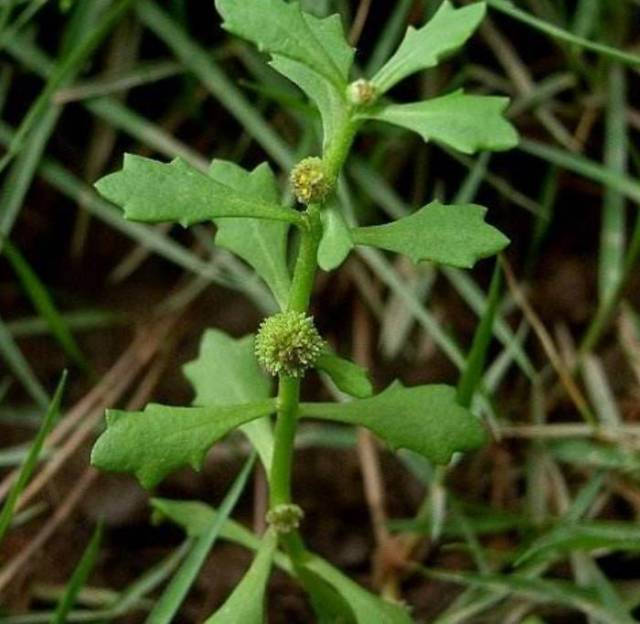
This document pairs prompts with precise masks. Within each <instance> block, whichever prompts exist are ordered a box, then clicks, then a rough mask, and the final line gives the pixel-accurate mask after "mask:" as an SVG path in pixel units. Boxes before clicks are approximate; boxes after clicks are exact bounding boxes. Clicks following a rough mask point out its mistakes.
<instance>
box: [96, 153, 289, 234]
mask: <svg viewBox="0 0 640 624" xmlns="http://www.w3.org/2000/svg"><path fill="white" fill-rule="evenodd" d="M95 186H96V189H97V190H98V192H99V193H100V194H101V195H102V196H103V197H105V198H106V199H108V200H109V201H111V202H112V203H114V204H116V205H117V206H120V207H122V208H123V209H124V214H125V217H126V218H127V219H131V220H133V221H143V222H147V223H159V222H162V221H174V222H177V223H180V224H181V225H183V226H185V227H187V226H189V225H192V224H194V223H200V222H202V221H212V220H213V219H217V218H222V217H252V218H258V219H273V220H275V221H284V222H288V223H295V224H300V223H301V220H302V218H301V217H300V215H299V214H298V213H297V212H296V211H295V210H292V209H289V208H284V207H282V206H279V205H277V204H274V203H268V202H261V201H256V199H255V197H252V196H251V194H247V193H242V192H238V191H236V190H234V189H233V188H231V187H230V186H228V185H226V184H221V183H220V182H217V181H216V180H214V179H212V178H210V177H208V176H206V175H204V174H203V173H200V172H199V171H198V170H196V169H194V168H193V167H192V166H191V165H189V164H187V163H186V162H185V161H183V160H181V159H179V158H177V159H175V160H173V161H172V162H171V163H162V162H159V161H156V160H153V159H151V158H143V157H142V156H135V155H133V154H125V157H124V165H123V168H122V170H121V171H118V172H116V173H112V174H109V175H107V176H106V177H104V178H102V179H101V180H99V181H98V182H97V183H96V185H95Z"/></svg>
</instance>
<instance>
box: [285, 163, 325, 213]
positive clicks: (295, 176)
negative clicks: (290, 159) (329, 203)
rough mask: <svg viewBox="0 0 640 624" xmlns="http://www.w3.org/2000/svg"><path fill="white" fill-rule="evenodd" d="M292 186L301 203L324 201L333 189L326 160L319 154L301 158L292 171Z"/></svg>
mask: <svg viewBox="0 0 640 624" xmlns="http://www.w3.org/2000/svg"><path fill="white" fill-rule="evenodd" d="M290 179H291V186H292V187H293V192H294V193H295V195H296V198H297V199H298V201H299V202H300V203H301V204H319V203H322V202H323V201H324V200H325V199H326V198H327V196H328V195H329V193H331V191H332V190H333V183H332V181H331V179H330V177H329V175H328V174H327V170H326V168H325V166H324V162H323V161H322V159H321V158H318V157H317V156H311V157H309V158H305V159H304V160H301V161H300V162H299V163H298V164H297V165H296V166H295V167H294V168H293V171H292V172H291V178H290Z"/></svg>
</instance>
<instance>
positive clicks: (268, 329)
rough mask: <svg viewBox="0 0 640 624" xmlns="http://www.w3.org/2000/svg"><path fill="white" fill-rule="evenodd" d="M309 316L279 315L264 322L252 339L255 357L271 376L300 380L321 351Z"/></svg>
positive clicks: (316, 333)
mask: <svg viewBox="0 0 640 624" xmlns="http://www.w3.org/2000/svg"><path fill="white" fill-rule="evenodd" d="M324 346H325V345H324V341H323V340H322V338H321V337H320V334H319V333H318V330H317V329H316V326H315V325H314V323H313V317H311V316H307V315H306V314H305V313H304V312H281V313H280V314H276V315H275V316H270V317H269V318H267V319H265V320H264V321H263V322H262V325H260V330H259V331H258V335H257V337H256V347H255V349H256V357H257V358H258V361H259V362H260V363H261V364H262V366H264V368H265V369H266V370H267V371H268V372H269V373H271V374H272V375H287V376H289V377H302V376H303V375H304V373H305V371H306V370H307V369H308V368H311V367H312V366H313V365H314V364H315V362H316V360H317V359H318V356H319V355H320V353H322V351H323V349H324Z"/></svg>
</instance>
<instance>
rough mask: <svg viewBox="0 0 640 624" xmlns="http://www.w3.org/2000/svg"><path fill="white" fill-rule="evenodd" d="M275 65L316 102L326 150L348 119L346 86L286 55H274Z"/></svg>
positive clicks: (276, 68) (273, 64) (273, 61)
mask: <svg viewBox="0 0 640 624" xmlns="http://www.w3.org/2000/svg"><path fill="white" fill-rule="evenodd" d="M271 66H272V67H273V68H274V69H275V70H277V71H278V72H280V73H281V74H282V75H283V76H285V77H286V78H288V79H289V80H291V82H293V83H295V84H296V85H297V86H298V87H300V89H301V90H302V91H303V92H304V94H305V95H306V96H307V97H308V98H309V99H310V100H311V101H312V102H314V103H315V104H316V106H317V108H318V112H319V113H320V118H321V119H322V129H323V137H324V139H323V148H324V151H325V152H326V151H327V150H328V149H329V145H330V143H331V141H332V139H333V138H334V137H335V136H336V134H337V133H338V132H339V130H340V129H341V128H343V127H344V126H345V124H346V123H348V120H349V109H348V107H347V104H346V101H345V89H346V83H345V85H344V86H341V88H340V89H337V88H336V87H335V86H334V84H333V83H331V82H329V81H328V80H326V79H325V78H323V77H322V76H321V75H319V74H318V73H317V72H315V71H314V70H313V69H311V68H310V67H308V66H307V65H305V64H304V63H300V62H298V61H294V60H292V59H290V58H286V57H284V56H274V58H273V60H272V61H271Z"/></svg>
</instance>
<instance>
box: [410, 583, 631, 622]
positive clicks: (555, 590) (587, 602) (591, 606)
mask: <svg viewBox="0 0 640 624" xmlns="http://www.w3.org/2000/svg"><path fill="white" fill-rule="evenodd" d="M421 573H422V574H424V575H425V576H426V577H427V578H431V579H436V580H440V581H445V582H447V581H449V582H451V583H457V584H461V585H466V586H469V587H475V588H479V589H484V590H489V591H492V592H506V593H508V594H509V595H513V596H518V597H523V598H526V599H527V600H531V601H533V602H535V603H539V604H551V605H554V604H555V605H561V606H563V607H567V608H569V609H575V610H577V611H581V612H582V613H584V614H585V615H589V616H591V617H593V618H594V619H595V620H597V621H598V622H603V623H606V624H632V623H633V622H634V621H635V620H634V619H633V618H631V617H629V618H624V619H621V617H620V614H619V612H618V611H613V610H612V609H609V608H608V607H607V606H605V605H603V604H602V602H601V601H600V600H599V599H598V598H597V597H596V595H595V592H594V591H593V589H587V588H582V587H577V586H576V584H575V583H574V582H570V581H563V580H556V579H541V578H531V577H527V576H525V575H519V574H509V575H507V574H484V575H481V574H471V573H463V572H441V571H439V570H437V571H436V570H422V571H421Z"/></svg>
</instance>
